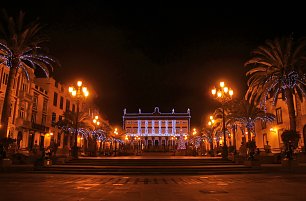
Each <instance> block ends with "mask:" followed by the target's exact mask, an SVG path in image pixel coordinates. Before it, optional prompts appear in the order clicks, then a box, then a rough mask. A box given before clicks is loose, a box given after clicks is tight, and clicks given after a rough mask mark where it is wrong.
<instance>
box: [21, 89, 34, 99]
mask: <svg viewBox="0 0 306 201" xmlns="http://www.w3.org/2000/svg"><path fill="white" fill-rule="evenodd" d="M18 98H19V99H20V100H27V101H32V95H31V94H29V93H28V92H26V91H22V90H20V91H19V93H18Z"/></svg>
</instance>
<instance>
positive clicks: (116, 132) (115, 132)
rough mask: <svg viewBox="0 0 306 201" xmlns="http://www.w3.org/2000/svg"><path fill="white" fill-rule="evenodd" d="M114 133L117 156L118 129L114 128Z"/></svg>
mask: <svg viewBox="0 0 306 201" xmlns="http://www.w3.org/2000/svg"><path fill="white" fill-rule="evenodd" d="M114 134H115V138H114V139H115V156H117V141H116V136H117V135H118V129H117V128H115V130H114Z"/></svg>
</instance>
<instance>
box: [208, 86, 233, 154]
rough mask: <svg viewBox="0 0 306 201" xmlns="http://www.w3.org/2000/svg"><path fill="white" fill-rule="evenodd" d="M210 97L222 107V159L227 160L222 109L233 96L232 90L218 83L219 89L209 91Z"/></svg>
mask: <svg viewBox="0 0 306 201" xmlns="http://www.w3.org/2000/svg"><path fill="white" fill-rule="evenodd" d="M211 93H212V95H213V96H214V98H215V99H216V100H217V101H219V102H220V103H221V105H222V120H223V140H224V146H223V153H222V158H223V159H227V157H228V150H227V145H226V136H225V114H224V107H225V103H227V102H228V101H230V100H232V97H233V95H234V91H233V89H231V88H229V87H227V86H225V83H224V82H220V87H218V88H216V87H214V88H213V89H212V90H211Z"/></svg>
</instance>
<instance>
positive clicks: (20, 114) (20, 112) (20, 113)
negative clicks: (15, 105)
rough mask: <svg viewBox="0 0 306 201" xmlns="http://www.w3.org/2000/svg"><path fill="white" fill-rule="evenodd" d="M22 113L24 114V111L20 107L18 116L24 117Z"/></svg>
mask: <svg viewBox="0 0 306 201" xmlns="http://www.w3.org/2000/svg"><path fill="white" fill-rule="evenodd" d="M24 114H25V113H24V108H23V107H21V108H20V111H19V117H20V118H23V119H24V117H25V115H24Z"/></svg>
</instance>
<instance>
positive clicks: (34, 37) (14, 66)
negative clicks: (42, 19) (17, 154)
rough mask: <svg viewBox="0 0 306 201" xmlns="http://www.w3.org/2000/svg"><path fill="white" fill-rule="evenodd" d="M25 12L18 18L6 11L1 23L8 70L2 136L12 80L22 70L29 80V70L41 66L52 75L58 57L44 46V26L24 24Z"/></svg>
mask: <svg viewBox="0 0 306 201" xmlns="http://www.w3.org/2000/svg"><path fill="white" fill-rule="evenodd" d="M23 21H24V13H23V12H20V14H19V16H18V18H17V19H14V18H13V17H9V16H7V15H6V13H4V18H3V20H2V21H1V24H0V34H1V35H0V61H1V63H2V64H5V65H6V66H7V67H8V68H9V69H10V72H9V76H8V83H7V87H6V93H5V97H4V102H3V110H2V118H1V124H2V129H1V131H0V137H6V134H7V129H8V119H9V116H10V103H11V102H12V101H13V100H12V98H13V94H12V89H13V82H14V79H15V78H16V75H17V72H18V70H19V69H21V71H23V72H24V73H25V75H26V76H27V78H28V79H29V70H30V69H31V68H33V69H37V68H39V69H41V70H42V71H43V72H44V73H45V75H46V76H47V77H48V76H49V70H51V71H52V70H53V66H54V64H56V62H55V60H54V59H52V58H51V57H50V56H49V55H48V54H47V53H46V51H45V50H44V49H43V44H44V42H46V38H44V37H42V35H41V29H42V27H41V26H40V24H39V23H38V22H37V21H34V22H33V23H31V24H29V25H27V26H24V24H23Z"/></svg>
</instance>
